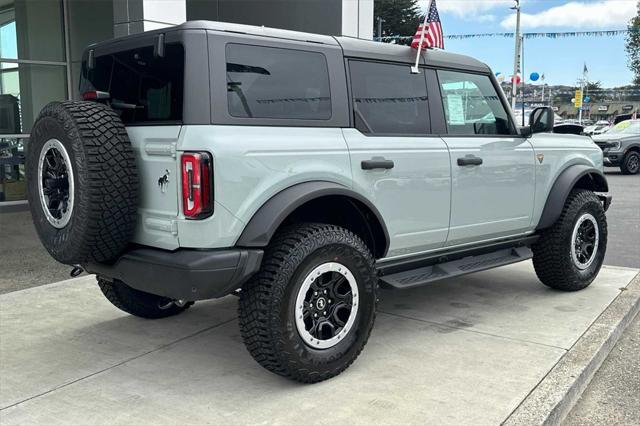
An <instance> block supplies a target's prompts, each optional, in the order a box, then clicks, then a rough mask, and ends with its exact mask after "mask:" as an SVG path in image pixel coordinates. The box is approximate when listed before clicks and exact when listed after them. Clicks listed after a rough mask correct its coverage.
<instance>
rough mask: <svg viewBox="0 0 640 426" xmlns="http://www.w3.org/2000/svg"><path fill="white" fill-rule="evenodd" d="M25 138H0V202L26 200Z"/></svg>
mask: <svg viewBox="0 0 640 426" xmlns="http://www.w3.org/2000/svg"><path fill="white" fill-rule="evenodd" d="M26 141H27V139H26V138H15V137H10V138H7V137H2V136H0V202H3V201H21V200H24V199H26V198H27V184H26V181H25V176H24V144H25V142H26Z"/></svg>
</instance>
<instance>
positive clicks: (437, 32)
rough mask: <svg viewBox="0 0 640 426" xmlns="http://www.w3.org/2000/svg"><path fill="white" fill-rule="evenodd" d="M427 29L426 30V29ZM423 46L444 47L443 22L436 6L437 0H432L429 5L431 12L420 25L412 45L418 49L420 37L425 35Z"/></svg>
mask: <svg viewBox="0 0 640 426" xmlns="http://www.w3.org/2000/svg"><path fill="white" fill-rule="evenodd" d="M425 29H426V30H425ZM423 33H424V39H423V41H422V46H421V47H422V48H425V47H437V48H439V49H444V37H443V35H442V22H440V15H438V8H437V7H436V0H431V3H430V6H429V13H427V16H425V17H424V22H423V24H422V25H420V26H419V27H418V31H416V34H415V35H414V36H413V41H412V42H411V47H413V48H414V49H417V48H418V46H419V45H420V39H421V38H422V37H423Z"/></svg>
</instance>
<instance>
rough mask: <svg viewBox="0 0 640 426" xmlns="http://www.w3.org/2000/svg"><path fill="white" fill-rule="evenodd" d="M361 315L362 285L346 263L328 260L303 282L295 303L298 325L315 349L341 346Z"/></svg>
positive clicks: (302, 335) (300, 331) (307, 341)
mask: <svg viewBox="0 0 640 426" xmlns="http://www.w3.org/2000/svg"><path fill="white" fill-rule="evenodd" d="M357 314H358V285H357V283H356V279H355V277H354V276H353V274H352V273H351V271H350V270H349V268H347V267H346V266H344V265H342V264H340V263H337V262H326V263H323V264H321V265H319V266H317V267H316V268H314V269H313V270H312V271H311V272H310V273H309V274H307V276H306V277H305V278H304V281H303V282H302V286H301V287H300V290H299V291H298V296H297V298H296V305H295V318H296V328H297V330H298V334H299V335H300V337H302V340H303V341H304V342H305V343H306V344H307V345H309V346H311V347H312V348H315V349H328V348H331V347H333V346H335V345H337V344H338V343H339V342H340V341H341V340H343V339H344V338H345V336H346V335H347V334H348V333H349V331H350V330H351V329H352V328H353V325H354V323H355V320H356V316H357Z"/></svg>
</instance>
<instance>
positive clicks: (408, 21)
mask: <svg viewBox="0 0 640 426" xmlns="http://www.w3.org/2000/svg"><path fill="white" fill-rule="evenodd" d="M378 17H380V18H382V19H384V22H383V23H382V35H385V36H386V35H401V36H413V35H414V34H415V32H416V29H417V28H418V25H419V23H420V9H419V8H418V5H417V0H375V3H374V13H373V28H374V31H375V32H376V36H379V34H377V32H378V19H377V18H378Z"/></svg>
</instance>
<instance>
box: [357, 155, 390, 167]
mask: <svg viewBox="0 0 640 426" xmlns="http://www.w3.org/2000/svg"><path fill="white" fill-rule="evenodd" d="M394 165H395V164H394V163H393V160H387V159H386V158H383V157H375V158H372V159H371V160H362V162H361V163H360V167H362V170H374V169H393V166H394Z"/></svg>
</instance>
